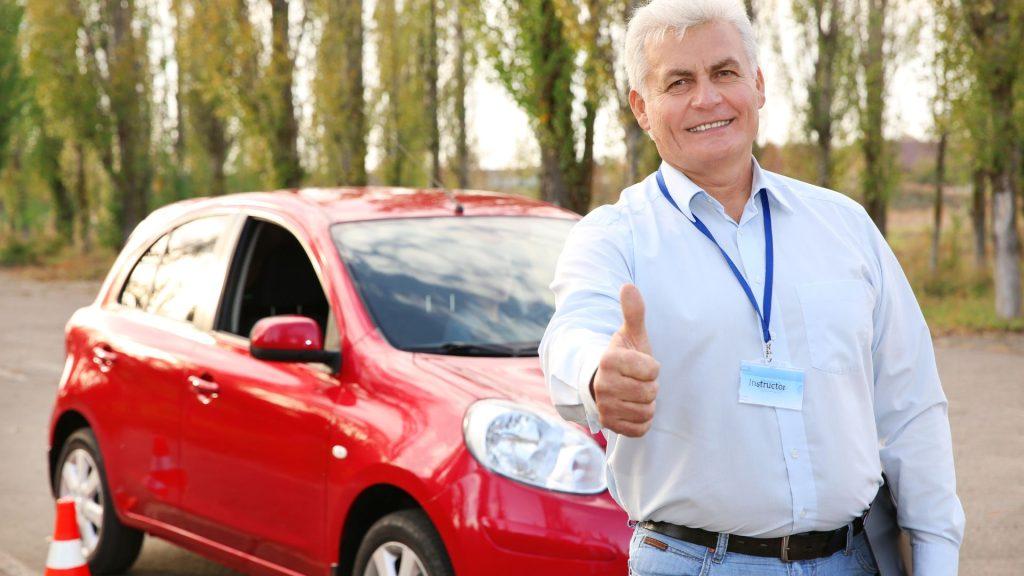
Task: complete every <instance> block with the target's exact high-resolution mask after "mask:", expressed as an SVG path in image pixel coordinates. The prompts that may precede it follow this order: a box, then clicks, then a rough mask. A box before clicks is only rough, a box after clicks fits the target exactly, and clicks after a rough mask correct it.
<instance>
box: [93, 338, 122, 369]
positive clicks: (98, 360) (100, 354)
mask: <svg viewBox="0 0 1024 576" xmlns="http://www.w3.org/2000/svg"><path fill="white" fill-rule="evenodd" d="M118 357H119V355H118V353H117V352H114V350H113V349H112V348H111V347H110V346H109V345H108V344H100V345H98V346H94V347H93V349H92V362H93V364H95V365H97V366H99V367H100V372H110V368H111V367H112V366H113V365H114V362H117V359H118Z"/></svg>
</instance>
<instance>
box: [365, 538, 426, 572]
mask: <svg viewBox="0 0 1024 576" xmlns="http://www.w3.org/2000/svg"><path fill="white" fill-rule="evenodd" d="M363 576H429V575H428V574H427V570H426V569H425V568H424V567H423V562H420V559H419V556H417V555H416V553H415V552H413V551H412V548H409V547H408V546H406V545H405V544H402V543H401V542H385V543H384V544H381V545H380V546H379V547H377V549H376V550H374V551H373V554H372V555H371V556H370V561H369V563H367V565H366V570H365V571H363Z"/></svg>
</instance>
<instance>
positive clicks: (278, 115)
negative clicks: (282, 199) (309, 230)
mask: <svg viewBox="0 0 1024 576" xmlns="http://www.w3.org/2000/svg"><path fill="white" fill-rule="evenodd" d="M289 8H290V2H289V0H270V27H271V48H270V64H269V65H268V66H267V70H266V77H265V81H266V83H267V86H266V87H267V107H266V110H267V120H268V122H269V128H270V134H271V139H270V143H271V157H272V158H273V162H274V174H275V176H276V180H277V182H276V184H277V185H279V186H284V187H287V188H294V187H297V186H299V185H300V184H301V183H302V165H301V164H300V163H299V123H298V120H297V119H296V118H295V99H294V95H293V94H292V82H293V81H294V80H295V55H294V52H295V51H296V50H297V49H293V48H292V44H291V36H290V34H289V31H290V27H289V22H288V11H289Z"/></svg>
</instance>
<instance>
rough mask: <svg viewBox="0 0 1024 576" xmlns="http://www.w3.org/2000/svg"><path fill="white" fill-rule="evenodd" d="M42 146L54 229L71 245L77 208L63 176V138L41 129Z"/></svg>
mask: <svg viewBox="0 0 1024 576" xmlns="http://www.w3.org/2000/svg"><path fill="white" fill-rule="evenodd" d="M39 137H40V140H41V142H40V145H41V146H42V147H43V154H44V158H43V166H42V167H43V171H44V172H45V174H46V179H47V180H48V184H49V188H50V197H51V198H52V200H53V227H54V229H55V230H56V231H57V236H58V237H60V239H61V240H62V241H63V242H64V243H65V244H71V242H72V241H73V240H74V237H75V221H74V213H75V208H74V205H73V204H72V200H71V193H70V191H69V190H68V187H67V186H66V185H65V184H64V178H62V176H61V169H60V154H61V151H62V150H63V148H64V141H63V140H62V139H61V138H57V137H52V136H50V135H49V134H46V133H45V131H44V130H43V129H40V135H39Z"/></svg>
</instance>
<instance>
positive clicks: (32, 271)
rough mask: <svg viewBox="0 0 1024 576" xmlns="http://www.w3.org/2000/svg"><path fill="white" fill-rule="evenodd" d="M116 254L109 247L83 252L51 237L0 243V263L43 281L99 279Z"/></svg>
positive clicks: (108, 267) (102, 276)
mask: <svg viewBox="0 0 1024 576" xmlns="http://www.w3.org/2000/svg"><path fill="white" fill-rule="evenodd" d="M116 257H117V254H116V252H114V251H113V250H110V249H108V248H94V249H92V250H90V251H88V252H83V251H82V250H80V249H78V248H75V247H71V246H66V245H64V244H62V243H61V242H59V241H57V240H54V239H40V240H34V241H28V242H25V241H21V240H11V239H8V241H7V242H4V243H0V267H2V268H4V269H7V270H10V271H12V272H14V273H16V274H20V275H22V276H25V277H28V278H32V279H33V280H40V281H44V282H51V281H93V282H95V281H100V280H102V279H103V278H104V277H105V276H106V274H107V271H108V270H110V266H111V265H112V264H113V263H114V259H115V258H116Z"/></svg>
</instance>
